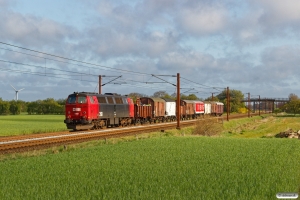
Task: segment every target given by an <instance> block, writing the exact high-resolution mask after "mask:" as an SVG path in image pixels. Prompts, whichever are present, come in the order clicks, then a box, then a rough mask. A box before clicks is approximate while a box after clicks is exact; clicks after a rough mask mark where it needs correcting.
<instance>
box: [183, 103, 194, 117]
mask: <svg viewBox="0 0 300 200" xmlns="http://www.w3.org/2000/svg"><path fill="white" fill-rule="evenodd" d="M180 111H181V112H180V113H181V116H190V115H193V114H195V112H194V101H191V100H180Z"/></svg>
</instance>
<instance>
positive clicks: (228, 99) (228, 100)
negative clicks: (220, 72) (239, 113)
mask: <svg viewBox="0 0 300 200" xmlns="http://www.w3.org/2000/svg"><path fill="white" fill-rule="evenodd" d="M229 109H230V96H229V87H227V121H229Z"/></svg>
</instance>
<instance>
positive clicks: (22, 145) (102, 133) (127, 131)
mask: <svg viewBox="0 0 300 200" xmlns="http://www.w3.org/2000/svg"><path fill="white" fill-rule="evenodd" d="M254 115H257V114H252V116H254ZM243 117H248V115H236V116H234V115H232V116H230V119H237V118H243ZM205 119H209V118H205ZM218 119H219V120H225V119H226V118H225V116H223V117H219V118H218ZM200 120H201V119H200ZM196 122H197V120H188V121H181V122H180V126H181V127H186V126H192V125H195V123H196ZM176 126H177V123H176V122H169V123H157V124H150V125H147V126H145V125H140V126H129V127H122V128H109V129H100V130H91V131H78V132H73V131H70V132H59V133H45V134H32V135H22V136H11V137H2V138H0V154H5V153H15V152H24V151H29V150H37V149H45V148H49V147H52V146H59V145H67V144H72V143H78V142H84V141H89V140H96V139H108V138H116V137H124V136H129V135H136V134H140V133H145V132H153V131H161V130H167V129H175V128H176Z"/></svg>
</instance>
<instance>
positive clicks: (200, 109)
mask: <svg viewBox="0 0 300 200" xmlns="http://www.w3.org/2000/svg"><path fill="white" fill-rule="evenodd" d="M194 108H195V114H204V103H203V102H202V101H194Z"/></svg>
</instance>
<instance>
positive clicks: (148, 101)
mask: <svg viewBox="0 0 300 200" xmlns="http://www.w3.org/2000/svg"><path fill="white" fill-rule="evenodd" d="M140 104H141V105H142V106H150V107H151V111H152V113H151V118H154V117H164V116H165V110H166V102H165V100H163V99H161V98H150V97H142V98H140Z"/></svg>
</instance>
